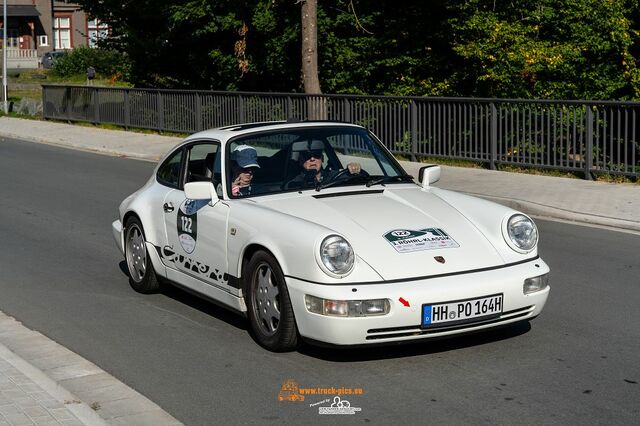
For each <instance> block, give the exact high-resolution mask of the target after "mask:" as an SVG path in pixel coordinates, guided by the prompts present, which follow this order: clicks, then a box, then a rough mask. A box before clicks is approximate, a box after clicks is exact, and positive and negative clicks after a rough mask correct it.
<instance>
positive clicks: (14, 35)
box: [0, 28, 19, 47]
mask: <svg viewBox="0 0 640 426" xmlns="http://www.w3.org/2000/svg"><path fill="white" fill-rule="evenodd" d="M1 41H2V40H1V39H0V42H1ZM18 43H19V36H18V29H17V28H7V47H18ZM0 47H2V45H1V44H0Z"/></svg>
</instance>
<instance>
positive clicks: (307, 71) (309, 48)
mask: <svg viewBox="0 0 640 426" xmlns="http://www.w3.org/2000/svg"><path fill="white" fill-rule="evenodd" d="M301 3H302V7H301V8H300V10H301V15H302V16H301V22H302V43H301V44H302V81H303V84H304V91H305V93H322V91H321V90H320V79H319V78H318V1H317V0H302V2H301Z"/></svg>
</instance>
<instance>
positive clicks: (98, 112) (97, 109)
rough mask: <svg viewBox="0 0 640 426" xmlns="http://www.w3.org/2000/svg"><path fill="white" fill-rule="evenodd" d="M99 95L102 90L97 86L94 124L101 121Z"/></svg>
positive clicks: (94, 96) (94, 100)
mask: <svg viewBox="0 0 640 426" xmlns="http://www.w3.org/2000/svg"><path fill="white" fill-rule="evenodd" d="M98 96H100V91H99V90H98V88H97V87H96V88H94V89H93V124H94V125H95V126H97V125H98V123H100V100H99V99H98Z"/></svg>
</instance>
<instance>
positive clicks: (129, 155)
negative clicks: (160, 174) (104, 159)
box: [0, 129, 162, 162]
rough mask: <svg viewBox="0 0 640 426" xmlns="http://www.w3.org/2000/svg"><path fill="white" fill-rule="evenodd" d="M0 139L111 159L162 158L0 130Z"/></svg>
mask: <svg viewBox="0 0 640 426" xmlns="http://www.w3.org/2000/svg"><path fill="white" fill-rule="evenodd" d="M0 137H4V138H11V139H19V140H23V141H27V142H33V143H41V144H44V145H51V146H57V147H60V148H67V149H74V150H77V151H84V152H91V153H94V154H102V155H109V156H112V157H126V158H134V159H136V160H144V161H153V162H155V161H158V160H160V158H162V156H160V155H153V154H138V153H124V152H123V151H122V150H118V149H112V148H107V147H94V146H87V145H83V144H76V143H73V142H69V141H60V142H57V141H55V140H51V139H47V138H40V137H36V136H31V135H23V134H17V133H11V132H7V131H6V130H4V129H2V130H0Z"/></svg>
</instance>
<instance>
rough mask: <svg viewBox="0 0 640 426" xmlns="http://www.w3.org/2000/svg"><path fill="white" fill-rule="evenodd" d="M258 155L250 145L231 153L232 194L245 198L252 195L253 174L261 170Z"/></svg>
mask: <svg viewBox="0 0 640 426" xmlns="http://www.w3.org/2000/svg"><path fill="white" fill-rule="evenodd" d="M259 168H260V165H259V164H258V153H257V152H256V150H255V148H253V147H251V146H249V145H238V146H237V147H235V148H234V150H233V151H232V152H231V172H232V176H233V178H232V179H233V180H232V182H231V194H232V195H233V196H235V197H244V196H246V195H250V194H251V181H252V179H253V173H254V171H255V170H256V169H259Z"/></svg>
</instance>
